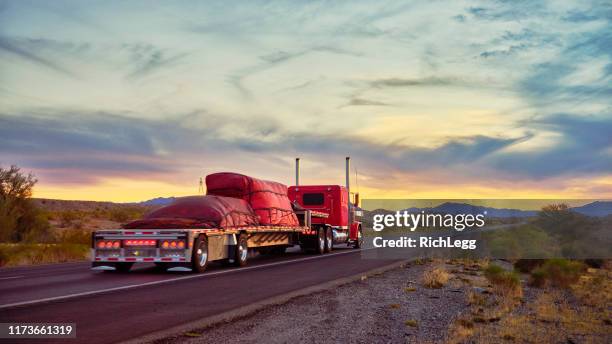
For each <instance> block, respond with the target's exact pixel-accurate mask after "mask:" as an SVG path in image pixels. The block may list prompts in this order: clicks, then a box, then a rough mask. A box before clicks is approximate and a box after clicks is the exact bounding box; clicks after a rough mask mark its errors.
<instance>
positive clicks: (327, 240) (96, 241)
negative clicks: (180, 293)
mask: <svg viewBox="0 0 612 344" xmlns="http://www.w3.org/2000/svg"><path fill="white" fill-rule="evenodd" d="M295 213H296V215H297V217H298V220H299V222H300V225H299V226H297V227H283V226H250V227H235V228H196V229H180V228H177V229H155V228H151V229H117V230H99V231H96V232H94V233H92V252H91V253H92V268H93V269H95V270H113V271H115V270H117V271H128V270H129V269H130V268H131V267H132V265H133V264H134V263H155V264H156V265H157V266H158V267H160V268H163V269H166V270H168V271H193V272H203V271H204V270H205V269H206V267H207V265H208V263H209V262H211V261H225V262H227V263H229V264H233V265H237V266H244V265H246V263H247V260H248V256H249V251H259V252H260V253H283V252H284V251H285V249H286V248H287V247H292V246H296V245H299V246H300V247H301V248H302V249H304V250H312V251H315V252H316V253H318V254H324V253H326V252H329V251H331V249H332V247H333V244H334V243H333V241H334V236H333V230H332V227H331V226H330V225H327V224H324V223H317V224H314V223H313V222H312V219H313V218H317V219H318V222H320V221H321V220H323V221H324V219H326V218H328V216H329V214H326V213H324V212H318V211H311V210H299V211H295Z"/></svg>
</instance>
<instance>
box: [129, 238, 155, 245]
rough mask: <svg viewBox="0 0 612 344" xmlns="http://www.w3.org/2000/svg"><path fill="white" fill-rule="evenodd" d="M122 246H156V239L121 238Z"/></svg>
mask: <svg viewBox="0 0 612 344" xmlns="http://www.w3.org/2000/svg"><path fill="white" fill-rule="evenodd" d="M123 245H124V246H157V240H152V239H129V240H123Z"/></svg>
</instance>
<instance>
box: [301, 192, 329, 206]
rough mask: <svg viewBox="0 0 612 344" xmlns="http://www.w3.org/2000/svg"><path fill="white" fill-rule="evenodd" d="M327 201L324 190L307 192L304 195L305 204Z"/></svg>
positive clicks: (303, 202)
mask: <svg viewBox="0 0 612 344" xmlns="http://www.w3.org/2000/svg"><path fill="white" fill-rule="evenodd" d="M324 202H325V195H324V194H323V193H322V192H318V193H305V194H304V195H302V204H303V205H323V203H324Z"/></svg>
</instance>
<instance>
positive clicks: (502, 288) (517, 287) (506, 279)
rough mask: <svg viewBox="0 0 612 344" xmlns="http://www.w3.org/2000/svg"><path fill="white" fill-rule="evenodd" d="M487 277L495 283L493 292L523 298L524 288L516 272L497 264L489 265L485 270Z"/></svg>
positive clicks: (512, 297)
mask: <svg viewBox="0 0 612 344" xmlns="http://www.w3.org/2000/svg"><path fill="white" fill-rule="evenodd" d="M484 274H485V277H486V278H487V279H488V280H489V282H491V284H492V285H493V293H495V294H496V295H499V296H503V297H508V298H511V299H516V298H521V297H522V296H523V288H522V287H521V280H520V279H519V276H518V274H517V273H516V272H513V271H506V270H504V269H503V268H501V267H499V266H497V265H493V264H491V265H489V266H488V267H487V268H486V269H485V271H484Z"/></svg>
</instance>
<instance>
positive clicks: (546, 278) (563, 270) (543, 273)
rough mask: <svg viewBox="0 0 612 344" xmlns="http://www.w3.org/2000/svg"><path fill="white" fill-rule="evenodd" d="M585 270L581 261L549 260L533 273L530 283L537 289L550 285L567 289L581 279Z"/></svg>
mask: <svg viewBox="0 0 612 344" xmlns="http://www.w3.org/2000/svg"><path fill="white" fill-rule="evenodd" d="M584 270H585V265H584V264H583V263H582V262H579V261H572V260H567V259H549V260H547V261H546V262H545V263H544V264H543V265H542V266H541V267H539V268H536V269H534V270H533V271H532V272H531V280H530V283H531V284H532V285H533V286H536V287H543V286H546V285H548V284H550V285H551V286H554V287H561V288H567V287H569V286H570V285H572V284H574V283H576V282H577V281H578V279H580V275H582V273H583V272H584Z"/></svg>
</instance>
